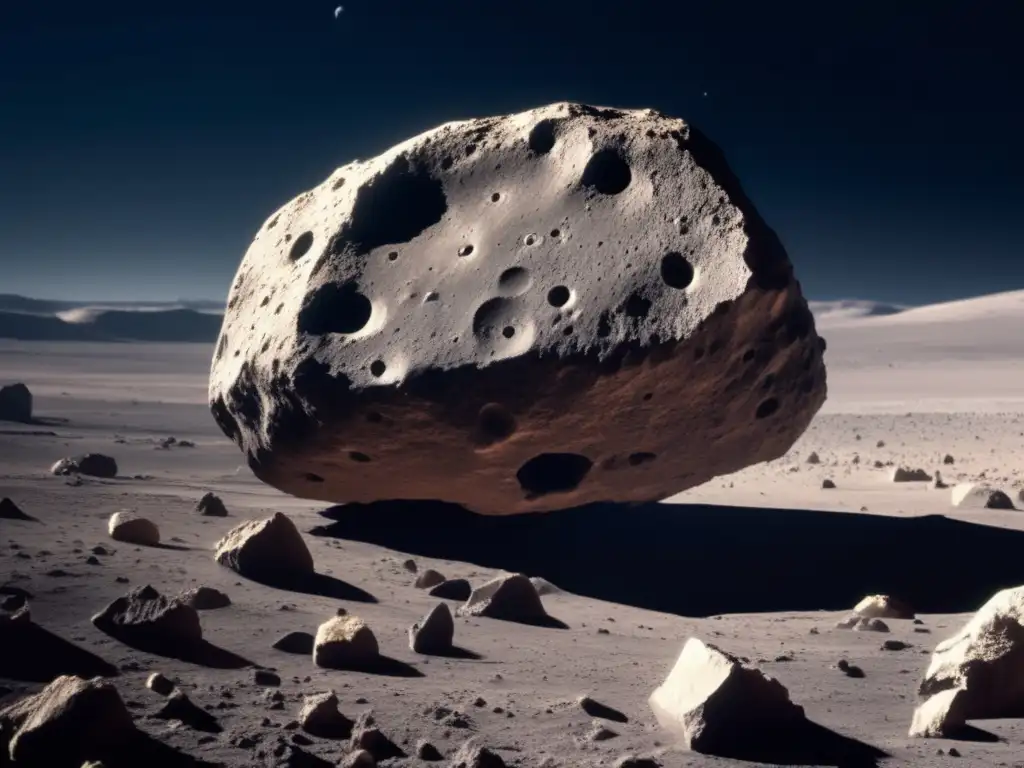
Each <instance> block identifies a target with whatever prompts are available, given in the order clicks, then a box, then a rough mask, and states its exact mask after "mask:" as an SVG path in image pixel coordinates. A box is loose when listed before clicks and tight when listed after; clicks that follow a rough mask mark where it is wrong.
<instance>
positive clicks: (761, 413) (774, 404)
mask: <svg viewBox="0 0 1024 768" xmlns="http://www.w3.org/2000/svg"><path fill="white" fill-rule="evenodd" d="M777 410H779V401H778V400H776V399H775V398H774V397H769V398H768V399H767V400H765V401H764V402H762V403H761V404H760V405H759V406H757V412H756V413H755V414H754V415H755V416H757V418H759V419H767V418H768V417H769V416H771V415H772V414H773V413H775V412H776V411H777Z"/></svg>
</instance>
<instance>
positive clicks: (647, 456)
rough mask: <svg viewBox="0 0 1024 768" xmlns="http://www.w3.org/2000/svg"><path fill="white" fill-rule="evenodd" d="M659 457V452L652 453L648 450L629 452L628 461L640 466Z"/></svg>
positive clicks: (631, 464)
mask: <svg viewBox="0 0 1024 768" xmlns="http://www.w3.org/2000/svg"><path fill="white" fill-rule="evenodd" d="M656 458H658V456H657V454H654V453H650V452H648V451H637V452H636V453H631V454H629V458H628V459H627V461H628V462H629V466H631V467H639V466H640V465H641V464H646V463H647V462H649V461H654V460H655V459H656Z"/></svg>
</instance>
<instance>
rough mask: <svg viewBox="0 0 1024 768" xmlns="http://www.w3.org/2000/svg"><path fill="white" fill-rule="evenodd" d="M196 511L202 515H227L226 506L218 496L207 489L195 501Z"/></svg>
mask: <svg viewBox="0 0 1024 768" xmlns="http://www.w3.org/2000/svg"><path fill="white" fill-rule="evenodd" d="M196 512H198V513H199V514H200V515H203V516H204V517H227V516H228V508H227V507H225V506H224V502H223V501H221V498H220V496H218V495H217V494H215V493H213V492H212V491H208V492H207V493H204V494H203V496H202V498H201V499H199V501H198V502H197V503H196Z"/></svg>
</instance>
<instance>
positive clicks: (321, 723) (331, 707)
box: [299, 691, 353, 739]
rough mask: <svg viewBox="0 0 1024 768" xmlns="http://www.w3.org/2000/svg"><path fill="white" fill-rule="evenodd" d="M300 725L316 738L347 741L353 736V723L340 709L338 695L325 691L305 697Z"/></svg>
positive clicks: (300, 714)
mask: <svg viewBox="0 0 1024 768" xmlns="http://www.w3.org/2000/svg"><path fill="white" fill-rule="evenodd" d="M299 725H300V726H301V727H302V730H304V731H306V732H307V733H311V734H313V735H314V736H321V737H323V738H329V739H347V738H349V736H350V735H351V734H352V726H353V722H352V721H351V720H349V719H348V718H347V717H345V715H343V714H342V713H341V710H339V709H338V695H337V694H336V693H335V692H334V691H325V692H324V693H316V694H312V695H309V696H306V697H305V699H304V700H303V702H302V709H301V710H299Z"/></svg>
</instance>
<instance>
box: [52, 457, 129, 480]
mask: <svg viewBox="0 0 1024 768" xmlns="http://www.w3.org/2000/svg"><path fill="white" fill-rule="evenodd" d="M50 472H51V473H52V474H54V475H89V476H90V477H100V478H105V479H113V478H115V477H117V462H116V461H114V460H113V459H112V458H111V457H110V456H104V455H103V454H102V453H86V454H83V455H81V456H72V457H70V458H66V459H61V460H60V461H58V462H57V463H56V464H54V465H53V466H52V467H50Z"/></svg>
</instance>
